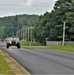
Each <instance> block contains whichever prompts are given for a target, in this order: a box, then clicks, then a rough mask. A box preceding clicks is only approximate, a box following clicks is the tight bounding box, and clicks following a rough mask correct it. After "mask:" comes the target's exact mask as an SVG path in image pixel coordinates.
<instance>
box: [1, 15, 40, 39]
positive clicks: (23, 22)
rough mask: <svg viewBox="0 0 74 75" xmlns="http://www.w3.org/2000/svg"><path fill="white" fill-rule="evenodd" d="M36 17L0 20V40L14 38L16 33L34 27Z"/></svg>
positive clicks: (27, 16) (12, 17)
mask: <svg viewBox="0 0 74 75" xmlns="http://www.w3.org/2000/svg"><path fill="white" fill-rule="evenodd" d="M38 18H39V16H38V15H27V14H23V15H16V16H7V17H3V18H0V38H6V37H9V36H16V32H17V31H18V30H20V29H23V28H24V29H25V28H26V27H30V26H34V25H35V24H36V22H37V21H38Z"/></svg>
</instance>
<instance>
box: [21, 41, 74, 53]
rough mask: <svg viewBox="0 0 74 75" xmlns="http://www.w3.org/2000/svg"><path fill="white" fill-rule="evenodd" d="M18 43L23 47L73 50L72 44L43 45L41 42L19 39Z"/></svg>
mask: <svg viewBox="0 0 74 75" xmlns="http://www.w3.org/2000/svg"><path fill="white" fill-rule="evenodd" d="M20 43H21V46H22V47H25V48H32V49H42V50H60V51H67V52H74V45H66V46H44V45H43V44H41V43H37V42H28V41H21V42H20Z"/></svg>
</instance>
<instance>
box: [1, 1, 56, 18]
mask: <svg viewBox="0 0 74 75" xmlns="http://www.w3.org/2000/svg"><path fill="white" fill-rule="evenodd" d="M55 1H56V0H0V17H5V16H12V15H20V14H36V15H42V14H44V13H45V12H46V11H48V12H50V11H51V10H52V9H53V6H54V4H55Z"/></svg>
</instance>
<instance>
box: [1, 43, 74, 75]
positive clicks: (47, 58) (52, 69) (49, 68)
mask: <svg viewBox="0 0 74 75" xmlns="http://www.w3.org/2000/svg"><path fill="white" fill-rule="evenodd" d="M0 48H2V49H3V50H4V51H5V52H7V53H8V54H9V55H10V56H12V57H13V58H14V59H16V60H17V61H18V62H19V63H20V64H21V65H22V66H23V67H25V68H26V69H27V70H28V71H29V72H30V73H31V74H32V75H39V74H40V75H41V74H42V75H43V74H44V75H47V74H48V75H65V74H68V75H74V53H71V52H70V53H69V52H61V51H55V50H49V51H47V50H37V49H36V50H34V49H33V50H32V49H26V48H20V49H17V48H16V47H10V48H9V49H7V48H6V47H5V43H2V42H0Z"/></svg>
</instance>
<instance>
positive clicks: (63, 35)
mask: <svg viewBox="0 0 74 75" xmlns="http://www.w3.org/2000/svg"><path fill="white" fill-rule="evenodd" d="M63 23H64V26H63V46H64V42H65V22H63Z"/></svg>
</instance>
